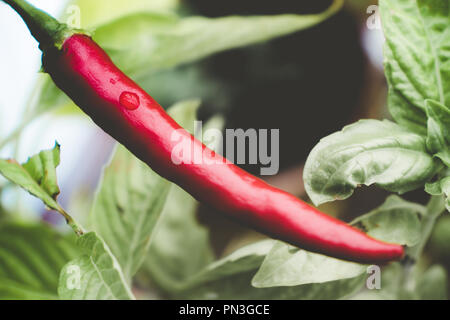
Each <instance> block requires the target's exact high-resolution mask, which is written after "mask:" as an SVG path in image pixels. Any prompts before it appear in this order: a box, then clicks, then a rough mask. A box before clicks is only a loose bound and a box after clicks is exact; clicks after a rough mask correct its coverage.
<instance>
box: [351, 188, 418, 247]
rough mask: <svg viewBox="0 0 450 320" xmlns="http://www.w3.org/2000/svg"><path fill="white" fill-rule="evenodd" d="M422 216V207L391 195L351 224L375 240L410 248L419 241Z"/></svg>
mask: <svg viewBox="0 0 450 320" xmlns="http://www.w3.org/2000/svg"><path fill="white" fill-rule="evenodd" d="M424 214H426V208H425V207H424V206H422V205H419V204H416V203H413V202H409V201H406V200H403V199H402V198H400V197H398V196H395V195H392V196H390V197H388V198H387V199H386V201H385V202H384V203H383V204H382V205H381V206H379V207H378V208H376V209H374V210H372V211H370V212H369V213H367V214H365V215H363V216H361V217H359V218H357V219H356V220H354V221H353V222H352V224H353V225H356V226H358V227H361V228H362V229H364V230H367V234H369V235H370V236H372V237H374V238H376V239H380V240H383V241H386V242H391V243H398V244H402V245H407V246H409V247H412V246H415V245H416V244H418V242H419V241H420V237H421V222H420V218H421V216H422V215H424Z"/></svg>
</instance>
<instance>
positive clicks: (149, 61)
mask: <svg viewBox="0 0 450 320" xmlns="http://www.w3.org/2000/svg"><path fill="white" fill-rule="evenodd" d="M341 5H342V1H340V0H339V1H334V2H333V4H332V6H330V8H329V9H327V10H326V11H325V12H323V13H320V14H314V15H295V14H284V15H273V16H248V17H239V16H230V17H221V18H204V17H187V18H178V17H176V16H174V15H162V14H151V13H144V14H136V15H131V16H128V17H124V18H122V19H118V20H116V21H113V22H112V23H110V24H106V25H103V26H101V27H99V28H97V30H96V31H95V34H94V39H95V40H96V41H98V42H99V43H100V44H101V45H102V46H103V47H104V48H105V49H106V50H107V51H108V52H109V53H110V54H111V57H112V59H113V61H114V62H115V63H117V64H118V65H119V67H121V68H123V69H124V70H126V71H127V72H136V71H141V70H143V68H144V69H147V70H151V69H153V70H156V69H161V68H171V67H174V66H176V65H180V64H184V63H187V62H192V61H195V60H198V59H201V58H204V57H207V56H209V55H211V54H214V53H217V52H221V51H224V50H229V49H233V48H237V47H242V46H246V45H249V44H254V43H258V42H263V41H268V40H270V39H273V38H276V37H280V36H283V35H287V34H290V33H293V32H297V31H300V30H303V29H306V28H309V27H312V26H314V25H316V24H318V23H320V22H322V21H324V20H326V19H327V18H329V17H330V16H331V15H333V14H334V13H336V12H337V11H338V10H339V9H340V7H341Z"/></svg>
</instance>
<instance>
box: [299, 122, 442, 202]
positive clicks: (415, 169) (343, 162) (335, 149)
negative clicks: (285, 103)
mask: <svg viewBox="0 0 450 320" xmlns="http://www.w3.org/2000/svg"><path fill="white" fill-rule="evenodd" d="M438 169H439V164H438V163H437V161H436V160H435V159H433V157H432V156H431V155H429V154H428V152H427V150H426V145H425V139H424V138H423V137H421V136H419V135H417V134H415V133H412V132H411V131H409V130H407V129H404V128H403V127H400V126H399V125H397V124H395V123H393V122H390V121H387V120H384V121H378V120H360V121H358V122H356V123H354V124H352V125H349V126H346V127H344V129H342V131H339V132H336V133H334V134H332V135H330V136H327V137H325V138H323V139H322V140H320V142H319V143H318V144H317V145H316V146H315V147H314V149H313V150H312V151H311V153H310V154H309V157H308V159H307V161H306V164H305V170H304V180H305V188H306V191H307V193H308V195H309V197H310V198H311V200H312V201H313V202H314V203H315V204H316V205H320V204H322V203H324V202H328V201H333V200H337V199H346V198H348V197H350V196H351V195H352V193H353V191H354V189H355V188H356V187H358V186H360V185H367V186H369V185H372V184H376V185H377V186H380V187H382V188H384V189H386V190H389V191H394V192H398V193H404V192H407V191H411V190H414V189H416V188H418V187H420V186H423V185H424V184H425V182H427V181H428V180H429V179H430V178H432V177H433V175H434V174H435V172H436V171H437V170H438Z"/></svg>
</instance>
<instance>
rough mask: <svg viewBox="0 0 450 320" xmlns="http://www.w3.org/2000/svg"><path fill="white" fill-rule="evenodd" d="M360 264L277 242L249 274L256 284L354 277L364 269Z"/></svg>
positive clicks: (270, 285) (271, 284)
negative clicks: (253, 274)
mask: <svg viewBox="0 0 450 320" xmlns="http://www.w3.org/2000/svg"><path fill="white" fill-rule="evenodd" d="M365 271H366V267H365V266H364V265H361V264H357V263H352V262H346V261H342V260H338V259H334V258H330V257H326V256H324V255H320V254H316V253H311V252H307V251H305V250H300V249H298V248H295V247H293V246H290V245H288V244H286V243H283V242H277V243H276V244H275V245H274V247H273V248H272V250H271V251H270V252H269V254H268V255H267V256H266V258H265V259H264V261H263V263H262V265H261V267H260V268H259V270H258V272H257V273H256V275H255V276H254V277H253V280H252V285H253V286H254V287H256V288H269V287H284V286H299V285H304V284H310V283H326V282H330V281H336V280H341V279H347V278H354V277H357V276H359V275H361V274H363V273H365Z"/></svg>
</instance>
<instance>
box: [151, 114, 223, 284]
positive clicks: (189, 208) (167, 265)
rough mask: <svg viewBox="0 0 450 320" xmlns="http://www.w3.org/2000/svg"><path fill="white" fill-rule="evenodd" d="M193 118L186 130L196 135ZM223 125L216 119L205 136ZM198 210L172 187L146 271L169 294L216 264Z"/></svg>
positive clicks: (183, 194) (174, 186) (214, 144)
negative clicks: (213, 263) (198, 216)
mask: <svg viewBox="0 0 450 320" xmlns="http://www.w3.org/2000/svg"><path fill="white" fill-rule="evenodd" d="M189 118H190V121H188V122H187V123H186V128H187V129H188V130H189V131H190V132H191V133H193V131H194V127H193V123H194V120H195V113H190V114H189ZM223 124H224V121H223V119H222V118H221V117H214V118H212V119H211V120H209V121H208V122H207V123H206V125H205V126H204V127H203V133H205V132H207V131H208V130H209V129H217V130H221V129H222V126H223ZM208 142H209V141H205V143H208ZM216 143H217V141H214V142H213V144H209V145H208V146H209V147H210V148H211V149H213V150H214V149H216V147H217V146H218V145H217V144H216ZM197 206H198V202H197V201H196V200H195V199H194V198H192V196H190V195H189V194H188V193H186V192H185V191H183V190H182V189H181V188H179V187H178V186H176V185H172V187H171V190H170V193H169V196H168V197H167V200H166V204H165V207H164V210H163V213H162V216H161V220H160V222H159V224H158V228H157V230H156V231H155V237H154V238H153V241H152V244H151V247H150V251H149V253H148V255H147V258H146V261H145V264H144V267H143V272H145V273H148V274H149V275H150V277H151V279H152V281H153V282H155V283H156V284H157V285H158V286H159V287H160V288H161V289H163V290H164V291H166V292H174V291H178V290H180V288H182V287H184V286H185V285H186V282H188V281H189V279H190V278H191V277H192V276H194V275H196V274H198V272H199V271H200V270H202V269H203V268H204V267H205V266H206V265H207V264H208V263H210V262H212V261H213V258H214V254H213V251H212V248H211V246H210V243H209V231H208V230H207V228H206V227H205V226H202V225H200V223H199V222H198V221H197V215H196V210H197ZM180 266H183V267H182V268H180Z"/></svg>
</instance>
